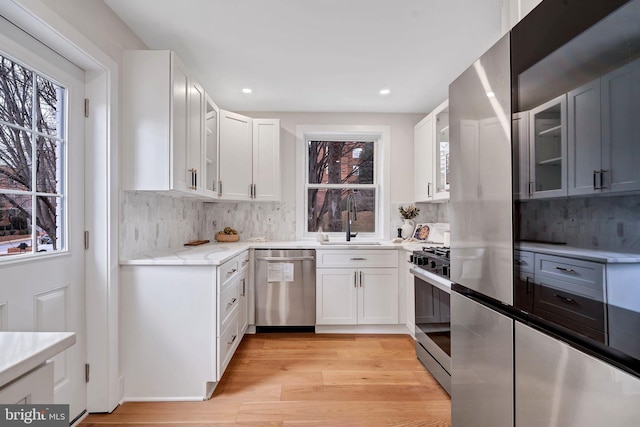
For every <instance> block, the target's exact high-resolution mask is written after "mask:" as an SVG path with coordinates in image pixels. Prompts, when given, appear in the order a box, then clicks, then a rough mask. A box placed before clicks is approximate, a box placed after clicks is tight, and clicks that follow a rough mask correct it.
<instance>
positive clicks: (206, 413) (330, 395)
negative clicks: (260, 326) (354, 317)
mask: <svg viewBox="0 0 640 427" xmlns="http://www.w3.org/2000/svg"><path fill="white" fill-rule="evenodd" d="M450 409H451V404H450V400H449V396H448V395H447V394H446V393H445V392H444V391H443V390H442V389H441V388H440V386H439V385H438V383H437V382H436V381H435V380H434V379H433V377H431V375H430V374H429V373H428V372H427V371H426V370H425V369H424V368H423V367H422V365H421V364H420V362H418V360H417V359H416V357H415V352H414V344H413V340H412V339H411V338H410V337H409V336H406V335H321V334H317V335H316V334H256V335H246V336H245V338H244V339H243V342H242V343H241V344H240V346H239V347H238V350H237V352H236V354H235V356H234V357H233V359H232V361H231V363H230V364H229V367H228V368H227V370H226V372H225V374H224V376H223V378H222V381H220V384H219V385H218V387H217V389H216V391H215V392H214V394H213V397H212V398H211V399H210V400H208V401H205V402H154V403H142V402H128V403H125V404H123V405H122V406H120V407H119V408H117V409H116V410H115V411H114V412H113V413H111V414H93V415H89V416H88V417H87V418H85V420H84V421H83V422H82V424H81V426H101V425H104V426H115V425H131V424H136V425H147V426H150V425H159V424H164V425H165V426H166V425H180V426H188V427H194V426H204V425H217V426H224V425H236V426H237V425H244V426H305V427H308V426H367V427H377V426H410V427H417V426H431V427H444V426H450V425H451V421H450V419H451V416H450V412H451V411H450Z"/></svg>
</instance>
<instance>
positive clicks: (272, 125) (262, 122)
mask: <svg viewBox="0 0 640 427" xmlns="http://www.w3.org/2000/svg"><path fill="white" fill-rule="evenodd" d="M253 198H254V200H256V201H263V202H266V201H278V200H280V120H279V119H253Z"/></svg>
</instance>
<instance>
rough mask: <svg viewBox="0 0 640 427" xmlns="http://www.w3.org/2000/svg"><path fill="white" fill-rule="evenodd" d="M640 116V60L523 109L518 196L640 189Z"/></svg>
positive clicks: (517, 128)
mask: <svg viewBox="0 0 640 427" xmlns="http://www.w3.org/2000/svg"><path fill="white" fill-rule="evenodd" d="M526 116H528V117H529V119H528V120H529V124H528V129H527V127H526V126H525V123H523V121H524V120H526V119H525V117H526ZM638 117H640V60H635V61H633V62H631V63H628V64H626V65H624V66H622V67H620V68H617V69H615V70H613V71H610V72H609V73H607V74H605V75H603V76H601V77H599V78H597V79H595V80H593V81H591V82H589V83H586V84H584V85H582V86H580V87H577V88H575V89H573V90H571V91H570V92H568V93H567V94H565V95H561V96H559V97H558V98H556V99H553V100H551V101H549V102H546V103H545V104H543V105H541V106H539V107H536V108H533V109H532V110H530V111H525V112H521V113H517V114H516V115H515V116H514V118H513V128H512V130H513V138H514V142H515V143H514V159H519V162H520V166H519V168H520V170H519V182H517V183H516V184H517V185H516V186H514V197H515V198H520V199H526V198H529V197H531V198H547V197H563V196H567V195H569V196H577V195H587V194H598V193H610V192H623V191H638V190H640V168H638V167H637V165H638V164H640V144H638V143H637V141H638V140H640V120H638ZM527 133H528V137H527ZM527 146H528V147H529V148H528V150H529V153H528V154H527ZM516 151H517V152H516ZM516 156H517V157H516ZM527 161H528V162H529V168H527V167H526V166H525V165H526V162H527Z"/></svg>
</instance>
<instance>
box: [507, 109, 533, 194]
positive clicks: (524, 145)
mask: <svg viewBox="0 0 640 427" xmlns="http://www.w3.org/2000/svg"><path fill="white" fill-rule="evenodd" d="M511 132H512V140H513V144H512V146H513V162H514V165H515V164H517V165H518V168H517V172H518V174H517V175H514V176H513V198H514V199H526V198H528V197H529V192H530V186H529V183H530V182H531V181H530V179H529V112H528V111H522V112H519V113H514V114H513V117H512V120H511Z"/></svg>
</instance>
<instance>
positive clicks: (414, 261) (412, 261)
mask: <svg viewBox="0 0 640 427" xmlns="http://www.w3.org/2000/svg"><path fill="white" fill-rule="evenodd" d="M409 262H410V263H411V264H415V263H416V258H415V255H411V256H410V257H409Z"/></svg>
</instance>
